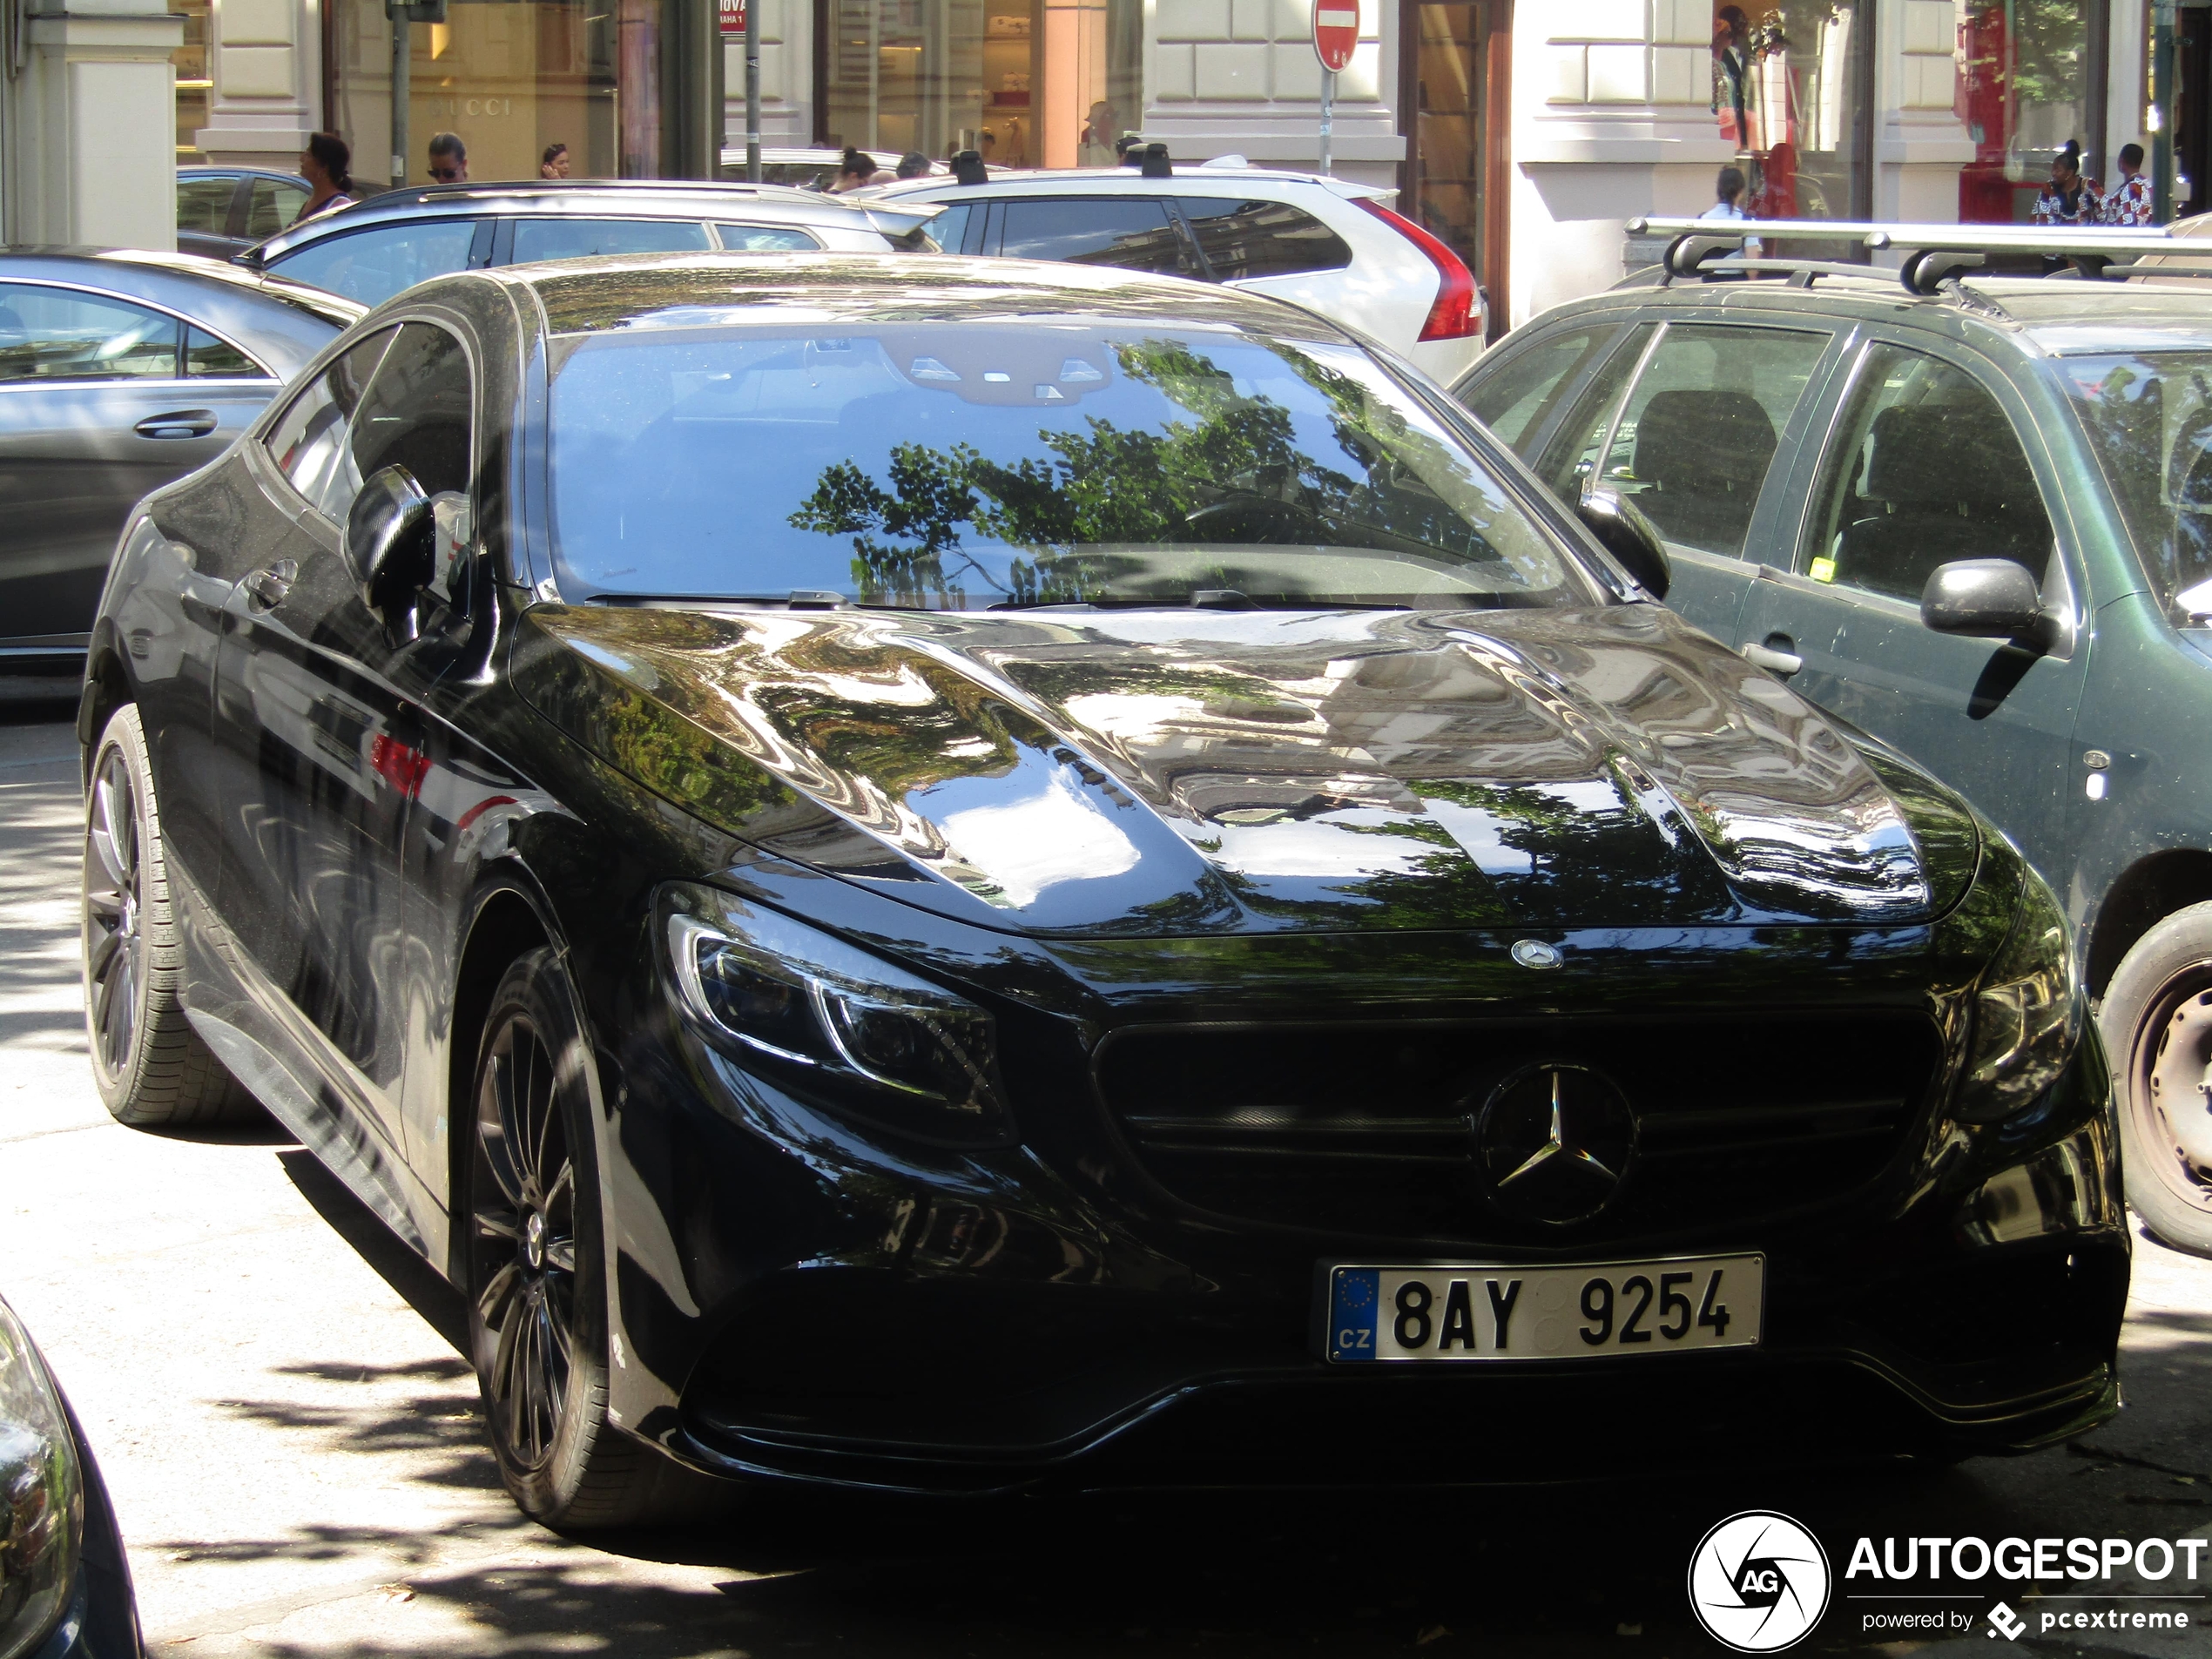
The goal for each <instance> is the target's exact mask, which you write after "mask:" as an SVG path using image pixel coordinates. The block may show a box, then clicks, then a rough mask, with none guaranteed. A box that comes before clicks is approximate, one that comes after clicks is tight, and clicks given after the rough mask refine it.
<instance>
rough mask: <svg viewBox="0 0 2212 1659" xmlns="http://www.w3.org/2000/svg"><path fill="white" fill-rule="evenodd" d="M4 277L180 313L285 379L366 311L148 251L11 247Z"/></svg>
mask: <svg viewBox="0 0 2212 1659" xmlns="http://www.w3.org/2000/svg"><path fill="white" fill-rule="evenodd" d="M0 280H18V281H44V282H68V283H76V284H80V285H82V286H83V287H88V288H97V289H100V290H102V291H104V292H106V293H115V294H120V295H122V296H123V297H125V298H126V299H133V300H146V301H148V302H150V303H152V304H153V305H157V306H161V307H165V308H167V309H169V310H172V311H176V312H180V313H182V314H184V315H185V316H187V317H191V318H192V319H194V320H198V321H200V322H204V323H206V325H207V326H208V327H210V328H212V329H213V330H214V331H215V332H216V333H217V334H221V335H223V336H224V337H226V339H228V340H230V341H232V342H233V343H234V344H236V345H239V346H241V347H245V349H246V351H248V352H250V353H251V354H253V356H254V357H256V358H258V359H259V360H260V361H261V362H263V363H264V364H266V366H267V367H268V368H271V369H273V370H274V371H275V372H276V373H277V374H279V375H280V376H281V377H283V378H285V379H287V380H288V379H290V378H291V377H292V376H293V374H297V373H298V372H299V371H300V369H301V368H305V367H306V366H307V361H308V359H310V358H312V357H313V356H314V354H316V353H317V352H319V351H320V350H321V349H322V348H323V347H324V346H325V345H327V344H328V343H329V341H330V340H331V337H332V336H333V335H334V334H337V333H338V332H339V331H340V330H341V329H343V328H347V327H351V326H352V324H353V323H354V321H355V320H358V319H360V318H361V317H363V316H366V315H367V314H368V307H366V306H362V305H359V304H357V303H355V302H354V300H347V299H345V298H342V297H341V296H340V295H338V294H334V293H325V292H323V290H321V289H320V288H311V287H307V286H306V285H305V284H303V283H298V282H292V281H287V280H286V279H284V278H282V277H278V276H264V275H262V274H261V273H259V272H254V271H247V270H242V269H240V268H239V266H235V265H231V264H227V263H226V262H225V261H224V260H207V259H202V258H200V257H199V255H198V254H194V253H152V252H148V251H146V250H145V249H142V248H99V247H11V248H8V249H5V250H0Z"/></svg>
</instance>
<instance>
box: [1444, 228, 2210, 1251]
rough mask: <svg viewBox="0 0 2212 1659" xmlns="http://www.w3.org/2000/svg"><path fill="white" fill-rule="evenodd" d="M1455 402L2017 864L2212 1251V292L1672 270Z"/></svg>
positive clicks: (2147, 1154) (1505, 360)
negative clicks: (2007, 838)
mask: <svg viewBox="0 0 2212 1659" xmlns="http://www.w3.org/2000/svg"><path fill="white" fill-rule="evenodd" d="M1454 389H1455V391H1457V393H1458V394H1459V395H1460V398H1461V400H1462V401H1464V402H1466V403H1467V406H1468V407H1469V408H1472V409H1473V410H1474V412H1475V414H1476V415H1479V416H1480V417H1481V419H1482V420H1483V421H1485V422H1486V423H1487V424H1488V425H1489V427H1490V428H1491V429H1492V430H1493V431H1494V432H1495V433H1496V434H1497V435H1499V436H1500V437H1501V438H1502V439H1503V440H1504V441H1505V442H1507V443H1508V444H1510V445H1511V446H1512V447H1513V448H1514V450H1515V451H1516V452H1517V453H1518V454H1519V455H1521V458H1522V459H1523V460H1524V461H1526V462H1527V463H1528V464H1529V465H1530V466H1531V467H1533V468H1534V469H1535V470H1536V471H1537V472H1538V473H1539V474H1540V475H1541V476H1542V477H1543V479H1544V480H1545V482H1547V483H1548V485H1550V487H1551V488H1552V489H1554V491H1556V492H1557V493H1558V494H1560V495H1561V496H1562V497H1564V498H1566V499H1568V501H1570V502H1572V501H1574V500H1575V499H1576V498H1578V497H1579V496H1581V493H1582V492H1583V491H1584V490H1585V489H1590V488H1593V487H1595V486H1599V485H1610V486H1612V487H1613V488H1614V489H1617V490H1618V491H1620V493H1621V494H1622V495H1623V496H1629V498H1630V499H1632V500H1633V501H1634V502H1635V504H1636V505H1637V506H1638V507H1639V508H1641V509H1642V511H1643V513H1644V514H1645V515H1646V516H1648V517H1649V519H1650V520H1651V522H1652V523H1653V524H1654V525H1655V526H1656V528H1657V529H1658V530H1659V532H1660V534H1661V535H1662V536H1663V537H1664V539H1665V541H1666V543H1667V545H1668V550H1669V556H1670V558H1671V562H1672V565H1673V576H1672V585H1671V588H1670V590H1669V593H1668V595H1667V599H1668V603H1669V604H1670V605H1672V606H1673V607H1674V608H1675V609H1676V610H1679V611H1680V612H1681V613H1682V614H1683V615H1684V616H1686V617H1689V619H1690V620H1691V621H1693V622H1695V623H1696V624H1698V625H1699V626H1700V627H1702V628H1703V629H1705V630H1707V631H1709V632H1710V633H1711V634H1712V635H1713V636H1714V637H1716V638H1718V639H1720V640H1722V641H1723V642H1724V643H1726V644H1730V645H1733V646H1735V647H1737V649H1738V650H1740V651H1743V653H1744V654H1745V655H1746V656H1747V657H1749V658H1751V659H1752V660H1753V661H1754V662H1757V663H1758V664H1761V665H1762V666H1764V667H1765V668H1767V669H1769V670H1770V671H1772V672H1773V673H1775V674H1776V675H1777V676H1779V677H1780V678H1783V679H1784V680H1786V681H1787V682H1788V683H1789V685H1790V686H1791V689H1792V690H1794V691H1797V692H1798V693H1799V694H1800V695H1802V696H1804V697H1806V698H1810V699H1811V701H1813V702H1815V703H1817V704H1819V705H1821V706H1822V707H1823V708H1824V709H1826V710H1828V711H1831V713H1834V714H1836V715H1838V716H1840V717H1841V718H1844V719H1845V720H1848V721H1851V722H1852V723H1854V724H1856V725H1858V726H1860V727H1862V728H1864V729H1865V730H1866V731H1868V732H1871V733H1873V734H1874V735H1875V736H1877V737H1879V738H1885V739H1886V740H1888V741H1889V742H1890V743H1892V744H1893V745H1895V746H1897V747H1898V748H1899V749H1901V750H1903V751H1904V752H1905V753H1907V754H1909V755H1911V756H1912V757H1913V758H1914V759H1917V760H1919V761H1920V762H1921V763H1923V764H1924V765H1927V766H1928V767H1929V768H1930V769H1931V770H1932V771H1934V772H1936V773H1937V774H1938V775H1939V776H1940V777H1941V778H1943V779H1945V780H1946V782H1948V783H1950V784H1952V786H1955V787H1957V788H1958V789H1959V790H1960V791H1961V792H1964V793H1965V794H1966V796H1968V797H1969V798H1970V799H1972V800H1973V802H1974V803H1975V804H1976V805H1977V806H1979V807H1980V808H1982V810H1983V811H1985V812H1986V813H1988V814H1989V815H1990V816H1991V817H1992V818H1993V819H1995V820H1996V821H1997V823H1998V824H2000V826H2003V827H2004V829H2005V830H2006V832H2008V833H2010V834H2011V836H2012V837H2013V840H2016V841H2017V842H2018V843H2019V845H2020V847H2021V849H2022V850H2023V851H2024V852H2026V853H2027V856H2028V857H2029V859H2030V860H2033V863H2034V864H2035V865H2036V866H2037V867H2039V868H2040V870H2041V871H2042V872H2043V873H2044V874H2045V875H2046V876H2047V877H2048V878H2049V880H2050V881H2051V884H2052V885H2053V887H2055V888H2056V889H2057V890H2058V891H2059V893H2060V894H2061V895H2063V897H2064V899H2065V900H2066V903H2067V909H2068V913H2069V914H2070V916H2071V917H2072V920H2073V921H2074V926H2075V927H2076V929H2077V938H2078V941H2079V944H2080V952H2081V958H2082V965H2083V971H2084V973H2085V974H2086V976H2087V981H2088V983H2089V987H2090V988H2091V990H2092V991H2093V992H2094V994H2095V995H2098V996H2099V997H2101V1015H2100V1022H2101V1026H2102V1029H2103V1032H2104V1037H2105V1042H2106V1045H2107V1048H2108V1049H2110V1051H2111V1054H2112V1058H2113V1069H2114V1075H2115V1077H2116V1078H2117V1079H2118V1080H2119V1081H2120V1082H2121V1089H2120V1090H2118V1091H2116V1092H2117V1094H2118V1097H2119V1099H2120V1101H2121V1119H2122V1123H2121V1130H2122V1135H2123V1140H2124V1145H2125V1156H2126V1159H2127V1165H2128V1196H2129V1198H2130V1201H2131V1202H2132V1203H2133V1204H2134V1206H2135V1209H2136V1211H2137V1212H2138V1213H2139V1214H2140V1215H2141V1217H2143V1219H2144V1220H2145V1222H2146V1223H2148V1224H2149V1226H2150V1227H2151V1228H2152V1230H2153V1231H2155V1232H2156V1233H2158V1234H2159V1235H2160V1236H2161V1238H2165V1239H2167V1240H2168V1241H2169V1242H2171V1243H2173V1244H2179V1245H2182V1246H2184V1247H2186V1248H2188V1249H2192V1250H2195V1251H2200V1252H2203V1253H2212V284H2198V285H2196V286H2195V287H2194V288H2192V287H2188V286H2187V285H2185V284H2178V283H2177V284H2175V285H2174V286H2161V287H2149V286H2146V285H2144V284H2142V283H2139V282H2124V281H2080V280H2066V279H2056V280H2052V279H2037V278H2032V277H2022V278H2009V279H2007V278H1979V279H1970V280H1966V281H1964V282H1963V283H1961V282H1957V281H1952V282H1948V283H1946V284H1944V285H1943V289H1942V291H1941V292H1939V293H1936V294H1932V295H1922V294H1915V293H1910V292H1908V291H1906V290H1905V288H1904V287H1901V286H1900V285H1899V283H1898V281H1897V280H1896V279H1895V278H1894V277H1892V276H1890V275H1889V274H1888V273H1878V272H1873V271H1871V270H1869V271H1868V272H1867V273H1866V274H1865V275H1858V276H1846V275H1843V274H1841V273H1838V272H1837V271H1836V270H1835V268H1834V267H1815V268H1814V269H1813V270H1812V271H1811V272H1809V273H1799V274H1797V276H1795V277H1792V278H1791V279H1789V280H1743V277H1742V275H1741V274H1736V273H1731V274H1730V276H1723V277H1722V278H1720V279H1719V280H1714V279H1712V278H1710V277H1709V278H1705V279H1703V280H1699V279H1690V280H1676V281H1674V282H1672V283H1670V284H1668V285H1665V286H1651V285H1650V284H1649V283H1648V282H1647V283H1642V284H1639V285H1637V286H1623V287H1621V288H1617V289H1615V290H1613V291H1611V292H1608V293H1603V294H1600V295H1598V296H1596V297H1595V298H1592V299H1588V300H1581V301H1577V302H1575V303H1573V304H1570V305H1566V306H1561V307H1559V308H1557V309H1556V310H1553V311H1549V312H1547V313H1545V314H1543V315H1542V316H1541V317H1540V318H1538V319H1537V320H1535V321H1534V322H1532V323H1530V324H1528V325H1527V326H1526V327H1523V328H1521V329H1520V330H1518V331H1517V332H1516V333H1515V334H1514V335H1513V336H1512V337H1511V338H1510V339H1509V340H1508V341H1507V342H1506V343H1505V344H1504V345H1503V346H1502V347H1501V348H1500V349H1498V350H1496V351H1494V352H1493V353H1492V354H1489V355H1487V356H1486V357H1485V358H1484V359H1483V360H1482V361H1481V362H1480V364H1479V365H1478V366H1477V367H1476V368H1474V370H1473V371H1471V372H1470V374H1468V375H1467V378H1466V379H1465V380H1463V381H1460V383H1459V385H1458V386H1457V387H1456V388H1454ZM1806 1062H1807V1063H1808V1064H1811V1065H1817V1064H1818V1063H1819V1058H1818V1056H1817V1055H1807V1056H1806Z"/></svg>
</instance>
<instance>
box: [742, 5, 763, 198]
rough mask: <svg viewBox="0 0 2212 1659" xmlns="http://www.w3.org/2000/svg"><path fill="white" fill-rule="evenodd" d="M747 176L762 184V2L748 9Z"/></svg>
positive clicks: (749, 180)
mask: <svg viewBox="0 0 2212 1659" xmlns="http://www.w3.org/2000/svg"><path fill="white" fill-rule="evenodd" d="M745 181H746V182H747V183H748V184H755V185H757V184H759V182H760V0H745Z"/></svg>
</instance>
